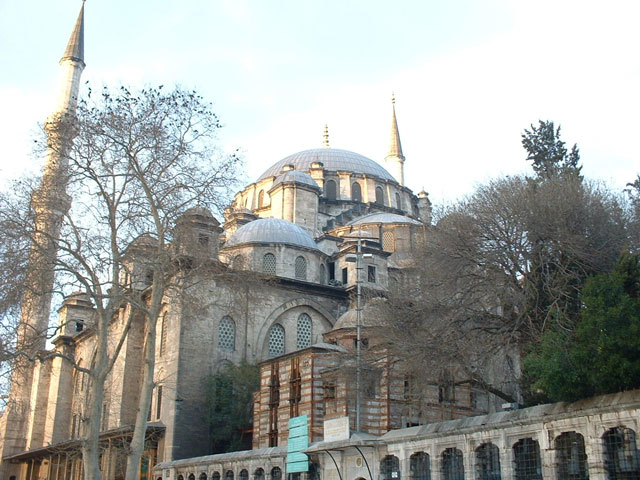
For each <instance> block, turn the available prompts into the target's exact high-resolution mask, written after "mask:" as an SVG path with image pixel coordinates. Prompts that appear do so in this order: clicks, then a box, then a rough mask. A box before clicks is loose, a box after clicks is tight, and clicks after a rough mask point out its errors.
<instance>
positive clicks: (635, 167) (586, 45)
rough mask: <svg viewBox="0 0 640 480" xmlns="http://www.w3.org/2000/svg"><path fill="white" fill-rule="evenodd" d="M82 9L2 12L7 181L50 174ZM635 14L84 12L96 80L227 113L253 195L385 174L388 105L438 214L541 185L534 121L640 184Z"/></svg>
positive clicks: (111, 4) (609, 6) (234, 8)
mask: <svg viewBox="0 0 640 480" xmlns="http://www.w3.org/2000/svg"><path fill="white" fill-rule="evenodd" d="M80 5H81V2H80V1H79V0H56V1H55V2H53V1H50V0H49V1H44V0H32V1H30V2H25V1H22V2H17V1H12V0H0V65H2V67H1V68H0V105H1V106H2V112H3V113H4V115H0V142H1V145H2V150H1V151H0V180H6V179H7V178H10V177H13V176H15V175H18V174H21V173H24V172H31V171H32V172H37V171H38V168H40V164H39V162H38V159H35V158H34V157H33V155H32V153H31V146H30V145H31V143H32V138H33V135H34V132H35V130H36V129H37V125H38V122H42V121H43V120H44V118H45V117H46V116H47V115H48V114H49V113H51V110H52V108H53V102H54V99H55V95H56V89H57V78H58V72H59V67H58V61H59V59H60V57H61V56H62V53H63V52H64V49H65V47H66V43H67V40H68V38H69V35H70V34H71V31H72V28H73V25H74V23H75V19H76V16H77V14H78V11H79V9H80ZM639 18H640V2H638V1H637V0H609V1H607V2H603V1H601V0H599V1H590V0H579V1H574V0H537V1H535V2H533V1H525V0H483V1H482V2H479V1H477V0H448V1H445V0H421V1H403V0H395V1H393V2H391V1H378V0H367V1H360V0H339V1H338V0H324V1H322V2H320V1H311V0H271V1H266V0H255V1H251V0H183V1H181V2H175V1H168V0H156V1H153V2H151V1H148V0H138V1H135V2H133V1H131V0H109V1H106V0H102V1H100V0H87V3H86V6H85V62H86V65H87V66H86V68H85V70H84V73H83V81H84V80H88V81H89V82H90V84H91V85H92V86H93V87H94V89H95V88H99V87H101V86H102V85H110V86H118V85H121V84H124V85H127V86H133V87H142V86H148V85H160V84H163V85H165V86H173V85H176V84H178V85H180V86H182V87H185V88H189V89H195V90H196V91H198V92H199V93H200V94H201V95H202V96H204V97H205V98H206V99H207V100H210V101H212V102H213V104H214V110H215V111H216V113H217V114H218V116H219V117H220V119H221V120H222V123H223V124H224V125H225V126H224V128H223V129H222V130H221V132H220V142H221V145H222V146H223V148H224V149H225V150H228V151H233V150H235V149H239V150H240V152H241V153H242V155H243V158H244V160H245V166H246V173H245V176H244V179H245V182H246V183H249V182H250V181H253V180H255V179H256V178H257V177H258V176H259V175H260V174H261V173H262V172H263V171H264V170H266V169H267V168H268V167H269V166H270V165H271V164H273V163H275V162H277V161H278V160H280V159H281V158H283V157H285V156H287V155H289V154H291V153H295V152H297V151H300V150H306V149H309V148H316V147H320V146H322V134H323V129H324V125H325V124H328V126H329V134H330V143H331V146H332V147H335V148H343V149H346V150H351V151H354V152H357V153H360V154H362V155H365V156H367V157H369V158H371V159H373V160H376V161H378V162H380V163H382V162H383V160H384V157H385V155H386V152H387V148H388V144H389V132H390V125H391V95H392V92H394V93H395V96H396V112H397V118H398V125H399V129H400V136H401V140H402V147H403V152H404V155H405V157H406V163H405V178H406V181H405V183H406V185H407V186H408V187H410V188H412V189H413V190H414V191H415V192H417V191H419V190H421V189H423V188H424V189H425V190H426V191H427V192H429V194H430V197H431V199H432V201H433V202H434V203H436V204H438V203H443V202H451V201H454V200H456V199H458V198H461V197H462V196H464V195H466V194H469V193H470V192H472V191H473V188H474V186H476V185H478V184H480V183H483V182H485V181H487V180H488V179H490V178H494V177H497V176H501V175H508V174H517V173H522V172H529V171H530V166H529V164H528V163H527V162H526V153H525V152H524V150H523V149H522V146H521V134H522V132H523V131H524V129H525V128H529V126H530V125H531V124H537V122H538V120H539V119H542V120H552V121H554V122H555V123H556V125H558V124H560V125H561V126H562V138H563V139H564V140H565V141H566V142H567V144H569V145H573V144H574V143H577V144H578V146H579V148H580V152H581V159H582V164H583V173H584V174H585V176H586V177H589V178H594V179H600V180H603V181H605V182H606V183H607V184H609V185H610V186H611V187H612V188H613V189H615V190H617V191H621V190H622V189H623V188H624V187H625V185H626V183H627V182H630V181H632V180H634V179H635V177H636V175H637V174H638V173H640V153H639V150H638V146H637V142H636V138H637V137H638V132H640V55H639V54H638V52H639V51H640V48H639V47H640V28H638V26H637V22H638V19H639Z"/></svg>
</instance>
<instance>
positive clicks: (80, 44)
mask: <svg viewBox="0 0 640 480" xmlns="http://www.w3.org/2000/svg"><path fill="white" fill-rule="evenodd" d="M67 59H69V60H74V61H76V62H80V63H82V65H83V66H84V0H82V7H81V8H80V13H79V14H78V19H77V20H76V25H75V27H73V32H72V33H71V37H70V38H69V43H68V44H67V49H66V50H65V51H64V55H62V58H61V59H60V62H62V61H64V60H67Z"/></svg>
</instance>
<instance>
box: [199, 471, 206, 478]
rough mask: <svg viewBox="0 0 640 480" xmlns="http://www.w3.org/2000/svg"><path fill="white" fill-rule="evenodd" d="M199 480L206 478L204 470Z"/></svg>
mask: <svg viewBox="0 0 640 480" xmlns="http://www.w3.org/2000/svg"><path fill="white" fill-rule="evenodd" d="M199 480H207V474H206V473H205V472H202V473H201V474H200V477H199Z"/></svg>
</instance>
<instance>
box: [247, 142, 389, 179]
mask: <svg viewBox="0 0 640 480" xmlns="http://www.w3.org/2000/svg"><path fill="white" fill-rule="evenodd" d="M314 162H322V164H323V165H324V168H325V169H326V170H331V171H334V172H335V171H339V172H353V173H360V174H366V175H372V176H376V177H378V178H381V179H383V180H391V181H393V182H395V181H396V180H395V178H393V176H392V175H391V174H390V173H389V172H387V171H386V170H385V169H384V167H382V166H381V165H379V164H378V163H376V162H374V161H373V160H371V159H370V158H367V157H365V156H363V155H360V154H358V153H354V152H350V151H348V150H340V149H337V148H313V149H311V150H304V151H302V152H298V153H294V154H293V155H289V156H288V157H285V158H283V159H282V160H280V161H279V162H277V163H275V164H274V165H272V166H271V167H270V168H269V169H268V170H267V171H266V172H264V173H263V174H262V175H260V178H258V181H260V180H263V179H265V178H268V177H275V176H278V175H279V174H280V172H281V171H282V169H283V168H284V166H285V165H289V164H293V166H294V168H295V169H296V170H298V171H301V172H308V171H309V170H310V169H311V164H312V163H314Z"/></svg>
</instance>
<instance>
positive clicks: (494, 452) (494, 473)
mask: <svg viewBox="0 0 640 480" xmlns="http://www.w3.org/2000/svg"><path fill="white" fill-rule="evenodd" d="M476 478H477V479H478V480H500V479H501V478H502V477H501V474H500V450H499V449H498V447H496V446H495V445H494V444H493V443H483V444H482V445H480V446H479V447H478V448H476Z"/></svg>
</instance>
